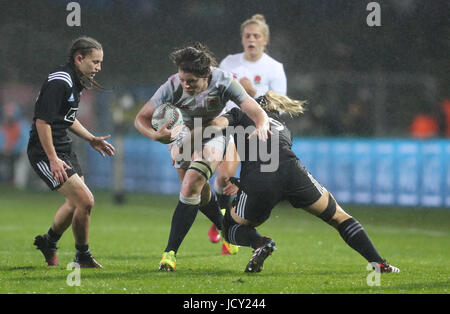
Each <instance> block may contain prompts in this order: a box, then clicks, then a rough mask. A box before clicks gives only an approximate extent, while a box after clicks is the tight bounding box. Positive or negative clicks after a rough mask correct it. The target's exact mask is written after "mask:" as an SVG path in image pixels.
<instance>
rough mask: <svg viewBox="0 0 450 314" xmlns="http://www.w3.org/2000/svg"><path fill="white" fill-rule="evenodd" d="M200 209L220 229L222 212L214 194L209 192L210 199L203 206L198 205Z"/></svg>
mask: <svg viewBox="0 0 450 314" xmlns="http://www.w3.org/2000/svg"><path fill="white" fill-rule="evenodd" d="M200 211H201V212H202V213H203V214H204V215H205V216H206V217H208V219H209V220H211V221H212V223H213V224H215V225H216V227H217V229H219V230H222V225H223V214H222V212H221V211H220V207H219V204H218V203H217V199H216V196H215V195H214V193H211V200H210V201H209V203H208V204H207V205H205V206H201V207H200Z"/></svg>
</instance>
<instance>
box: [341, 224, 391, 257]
mask: <svg viewBox="0 0 450 314" xmlns="http://www.w3.org/2000/svg"><path fill="white" fill-rule="evenodd" d="M338 231H339V233H340V235H341V237H342V238H343V239H344V241H345V242H346V243H347V244H348V245H349V246H350V247H351V248H352V249H354V250H355V251H357V252H358V253H359V254H361V255H362V256H363V257H364V258H365V259H366V260H367V261H368V262H370V263H371V262H376V263H382V262H383V258H382V257H381V256H380V255H379V254H378V252H377V249H376V248H375V246H374V245H373V243H372V241H370V239H369V236H368V235H367V233H366V232H365V231H364V228H363V227H362V226H361V224H360V223H359V222H358V221H357V220H356V219H354V218H350V219H347V220H345V221H344V222H343V223H341V224H340V225H339V226H338Z"/></svg>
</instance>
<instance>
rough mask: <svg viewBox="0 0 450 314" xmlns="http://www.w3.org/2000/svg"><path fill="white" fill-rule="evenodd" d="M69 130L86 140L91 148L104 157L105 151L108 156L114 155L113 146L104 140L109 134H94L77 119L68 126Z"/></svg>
mask: <svg viewBox="0 0 450 314" xmlns="http://www.w3.org/2000/svg"><path fill="white" fill-rule="evenodd" d="M70 130H71V131H72V132H73V133H75V134H76V135H77V136H79V137H81V138H82V139H84V140H85V141H87V142H88V143H89V144H90V145H91V146H92V148H93V149H95V150H96V151H98V152H99V153H100V155H102V156H103V157H105V153H106V154H108V155H109V156H114V152H115V148H114V146H112V145H111V144H109V143H108V142H107V141H105V140H106V139H108V138H110V137H111V135H107V136H94V135H92V134H91V132H89V131H88V130H87V129H86V128H85V127H84V126H83V125H82V124H81V123H80V121H78V120H77V119H75V122H74V123H73V124H72V126H71V127H70Z"/></svg>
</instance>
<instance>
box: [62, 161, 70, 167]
mask: <svg viewBox="0 0 450 314" xmlns="http://www.w3.org/2000/svg"><path fill="white" fill-rule="evenodd" d="M63 168H64V169H72V167H71V166H69V165H68V164H66V163H65V162H64V161H63Z"/></svg>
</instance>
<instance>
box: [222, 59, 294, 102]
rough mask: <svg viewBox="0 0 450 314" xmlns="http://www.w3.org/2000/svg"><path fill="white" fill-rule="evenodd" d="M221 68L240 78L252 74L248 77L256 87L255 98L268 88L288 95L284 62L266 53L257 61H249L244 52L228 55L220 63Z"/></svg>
mask: <svg viewBox="0 0 450 314" xmlns="http://www.w3.org/2000/svg"><path fill="white" fill-rule="evenodd" d="M220 68H221V69H224V70H225V71H229V72H231V73H234V74H235V75H237V76H238V77H239V76H241V77H240V78H242V77H243V76H247V75H250V77H248V78H249V79H250V81H251V82H252V84H253V86H254V87H255V89H256V95H255V98H256V97H259V96H262V95H264V94H265V93H266V92H267V91H268V90H273V91H274V92H276V93H278V94H281V95H286V92H287V80H286V74H285V73H284V67H283V64H282V63H280V62H278V61H277V60H275V59H274V58H272V57H270V56H269V55H267V54H266V53H263V55H262V57H261V58H260V59H259V60H258V61H255V62H251V61H247V60H246V59H245V58H244V53H243V52H241V53H237V54H233V55H228V56H227V57H226V58H225V59H223V60H222V62H221V63H220ZM242 68H244V69H245V71H246V73H245V72H244V71H243V70H242ZM243 72H244V73H243ZM241 73H242V74H241Z"/></svg>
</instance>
